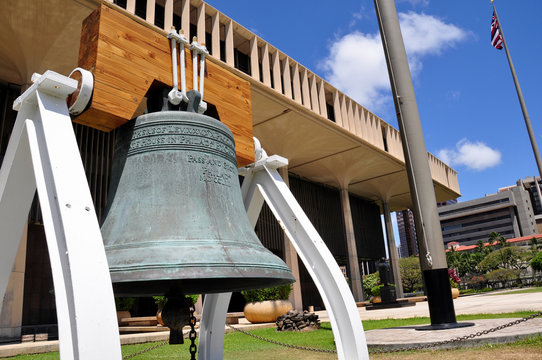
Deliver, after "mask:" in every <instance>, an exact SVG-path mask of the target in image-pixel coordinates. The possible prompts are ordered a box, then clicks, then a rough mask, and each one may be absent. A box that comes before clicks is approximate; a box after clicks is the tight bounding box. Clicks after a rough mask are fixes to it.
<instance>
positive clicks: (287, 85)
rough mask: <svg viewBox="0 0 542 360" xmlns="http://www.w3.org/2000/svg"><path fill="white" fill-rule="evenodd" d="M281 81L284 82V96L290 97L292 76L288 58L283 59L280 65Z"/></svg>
mask: <svg viewBox="0 0 542 360" xmlns="http://www.w3.org/2000/svg"><path fill="white" fill-rule="evenodd" d="M282 82H283V83H284V96H286V97H287V98H288V99H292V76H291V74H290V59H288V58H286V59H284V63H283V65H282Z"/></svg>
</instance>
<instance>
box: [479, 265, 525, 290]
mask: <svg viewBox="0 0 542 360" xmlns="http://www.w3.org/2000/svg"><path fill="white" fill-rule="evenodd" d="M518 277H519V270H516V269H497V270H493V271H491V272H490V273H487V274H486V275H485V278H486V279H488V280H489V281H498V282H500V283H501V284H502V286H503V287H506V283H507V282H508V281H511V280H514V279H517V278H518Z"/></svg>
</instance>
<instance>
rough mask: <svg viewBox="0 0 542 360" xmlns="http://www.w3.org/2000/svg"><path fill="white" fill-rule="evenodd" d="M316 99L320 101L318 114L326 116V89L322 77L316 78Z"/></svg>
mask: <svg viewBox="0 0 542 360" xmlns="http://www.w3.org/2000/svg"><path fill="white" fill-rule="evenodd" d="M315 78H316V76H315ZM318 101H319V103H320V115H322V116H323V117H325V118H327V107H326V91H325V89H324V81H323V80H322V79H318Z"/></svg>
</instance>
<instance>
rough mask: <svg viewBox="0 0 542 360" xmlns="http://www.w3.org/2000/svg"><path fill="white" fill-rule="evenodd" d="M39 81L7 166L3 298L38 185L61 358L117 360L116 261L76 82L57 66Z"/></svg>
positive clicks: (25, 105) (0, 176)
mask: <svg viewBox="0 0 542 360" xmlns="http://www.w3.org/2000/svg"><path fill="white" fill-rule="evenodd" d="M83 71H84V70H83ZM33 79H35V80H36V81H35V83H34V84H33V85H32V86H31V87H30V88H29V89H28V90H27V91H25V92H24V94H22V95H21V96H20V97H19V98H18V99H17V100H16V101H15V103H14V108H15V109H16V110H18V111H19V113H18V115H17V120H16V122H15V127H14V129H13V132H12V135H11V138H10V141H9V144H8V148H7V152H6V155H5V158H4V162H3V164H2V167H1V168H0V229H2V230H1V237H0V247H1V249H2V251H0V296H1V298H3V295H4V293H5V290H6V287H7V285H8V281H9V275H10V273H11V269H12V266H13V263H14V261H15V256H16V253H17V249H18V247H19V243H20V239H21V235H22V232H23V230H24V226H25V223H26V219H27V217H28V212H29V210H30V206H31V204H32V199H33V197H34V193H35V191H36V189H37V190H38V196H39V199H40V204H41V212H42V216H43V223H44V228H45V235H46V238H47V247H48V250H49V257H50V260H51V270H52V274H53V283H54V291H55V301H56V308H57V318H58V330H59V339H60V345H59V347H60V356H61V358H63V359H81V360H87V359H88V360H95V359H115V360H118V359H121V357H122V355H121V350H120V338H119V329H118V325H117V318H116V311H115V302H114V296H113V288H112V285H111V278H110V275H109V267H108V265H107V259H106V256H105V249H104V246H103V241H102V235H101V232H100V227H99V224H98V219H97V216H96V211H95V209H94V205H93V203H92V198H91V195H90V190H89V187H88V182H87V179H86V176H85V171H84V168H83V164H82V162H81V157H80V155H79V149H78V147H77V142H76V139H75V134H74V132H73V127H72V123H71V119H70V115H69V112H68V107H67V105H66V96H67V95H69V94H71V93H73V92H74V91H75V90H76V89H77V81H75V80H73V79H70V78H67V77H65V76H62V75H60V74H57V73H54V72H52V71H47V72H45V73H44V74H43V75H42V76H36V77H34V78H33Z"/></svg>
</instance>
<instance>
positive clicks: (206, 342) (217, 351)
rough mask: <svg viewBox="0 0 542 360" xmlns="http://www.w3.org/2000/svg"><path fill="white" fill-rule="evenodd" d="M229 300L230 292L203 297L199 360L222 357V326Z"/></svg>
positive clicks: (224, 322)
mask: <svg viewBox="0 0 542 360" xmlns="http://www.w3.org/2000/svg"><path fill="white" fill-rule="evenodd" d="M230 299H231V292H229V293H220V294H206V295H205V300H204V301H203V311H202V314H201V323H200V331H199V343H198V359H199V360H216V359H222V358H223V357H224V330H225V329H224V325H225V324H226V315H227V313H228V305H229V304H230Z"/></svg>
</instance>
